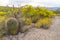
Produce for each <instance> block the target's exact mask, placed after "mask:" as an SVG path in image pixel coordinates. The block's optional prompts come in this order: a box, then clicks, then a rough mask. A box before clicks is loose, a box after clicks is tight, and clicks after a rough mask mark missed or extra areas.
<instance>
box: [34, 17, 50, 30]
mask: <svg viewBox="0 0 60 40" xmlns="http://www.w3.org/2000/svg"><path fill="white" fill-rule="evenodd" d="M50 24H51V20H50V19H49V18H42V19H40V20H38V21H37V22H36V23H35V26H36V27H37V28H45V29H48V28H49V27H50Z"/></svg>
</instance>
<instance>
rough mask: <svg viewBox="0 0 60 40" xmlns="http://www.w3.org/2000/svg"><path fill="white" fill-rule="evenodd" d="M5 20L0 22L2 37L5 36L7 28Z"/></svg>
mask: <svg viewBox="0 0 60 40" xmlns="http://www.w3.org/2000/svg"><path fill="white" fill-rule="evenodd" d="M4 26H5V25H4V21H1V22H0V38H1V37H3V35H4V33H5V30H4Z"/></svg>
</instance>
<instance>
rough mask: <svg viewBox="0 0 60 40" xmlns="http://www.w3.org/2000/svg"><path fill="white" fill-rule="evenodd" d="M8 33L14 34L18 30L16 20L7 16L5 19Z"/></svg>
mask: <svg viewBox="0 0 60 40" xmlns="http://www.w3.org/2000/svg"><path fill="white" fill-rule="evenodd" d="M6 26H7V29H8V34H16V33H17V30H18V21H17V20H16V19H15V18H9V19H8V20H7V21H6Z"/></svg>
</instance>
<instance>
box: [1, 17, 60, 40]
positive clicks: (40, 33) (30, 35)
mask: <svg viewBox="0 0 60 40" xmlns="http://www.w3.org/2000/svg"><path fill="white" fill-rule="evenodd" d="M1 40H60V17H58V16H57V17H55V19H53V20H52V24H51V27H50V28H49V29H48V30H46V29H37V28H32V29H30V30H29V31H28V32H26V33H19V34H18V35H14V36H12V35H10V36H8V35H7V36H4V37H3V38H2V39H1Z"/></svg>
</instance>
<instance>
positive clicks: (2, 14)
mask: <svg viewBox="0 0 60 40" xmlns="http://www.w3.org/2000/svg"><path fill="white" fill-rule="evenodd" d="M54 16H56V12H55V11H53V10H49V9H47V8H45V7H41V6H37V7H34V6H32V5H25V6H21V7H19V8H16V7H14V6H13V7H9V6H6V7H3V6H0V36H1V37H2V35H4V34H5V33H7V34H10V35H11V34H13V35H15V34H17V33H18V32H22V33H24V32H26V31H28V30H29V28H32V27H36V28H39V29H40V28H44V29H48V28H50V24H51V18H53V17H54Z"/></svg>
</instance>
